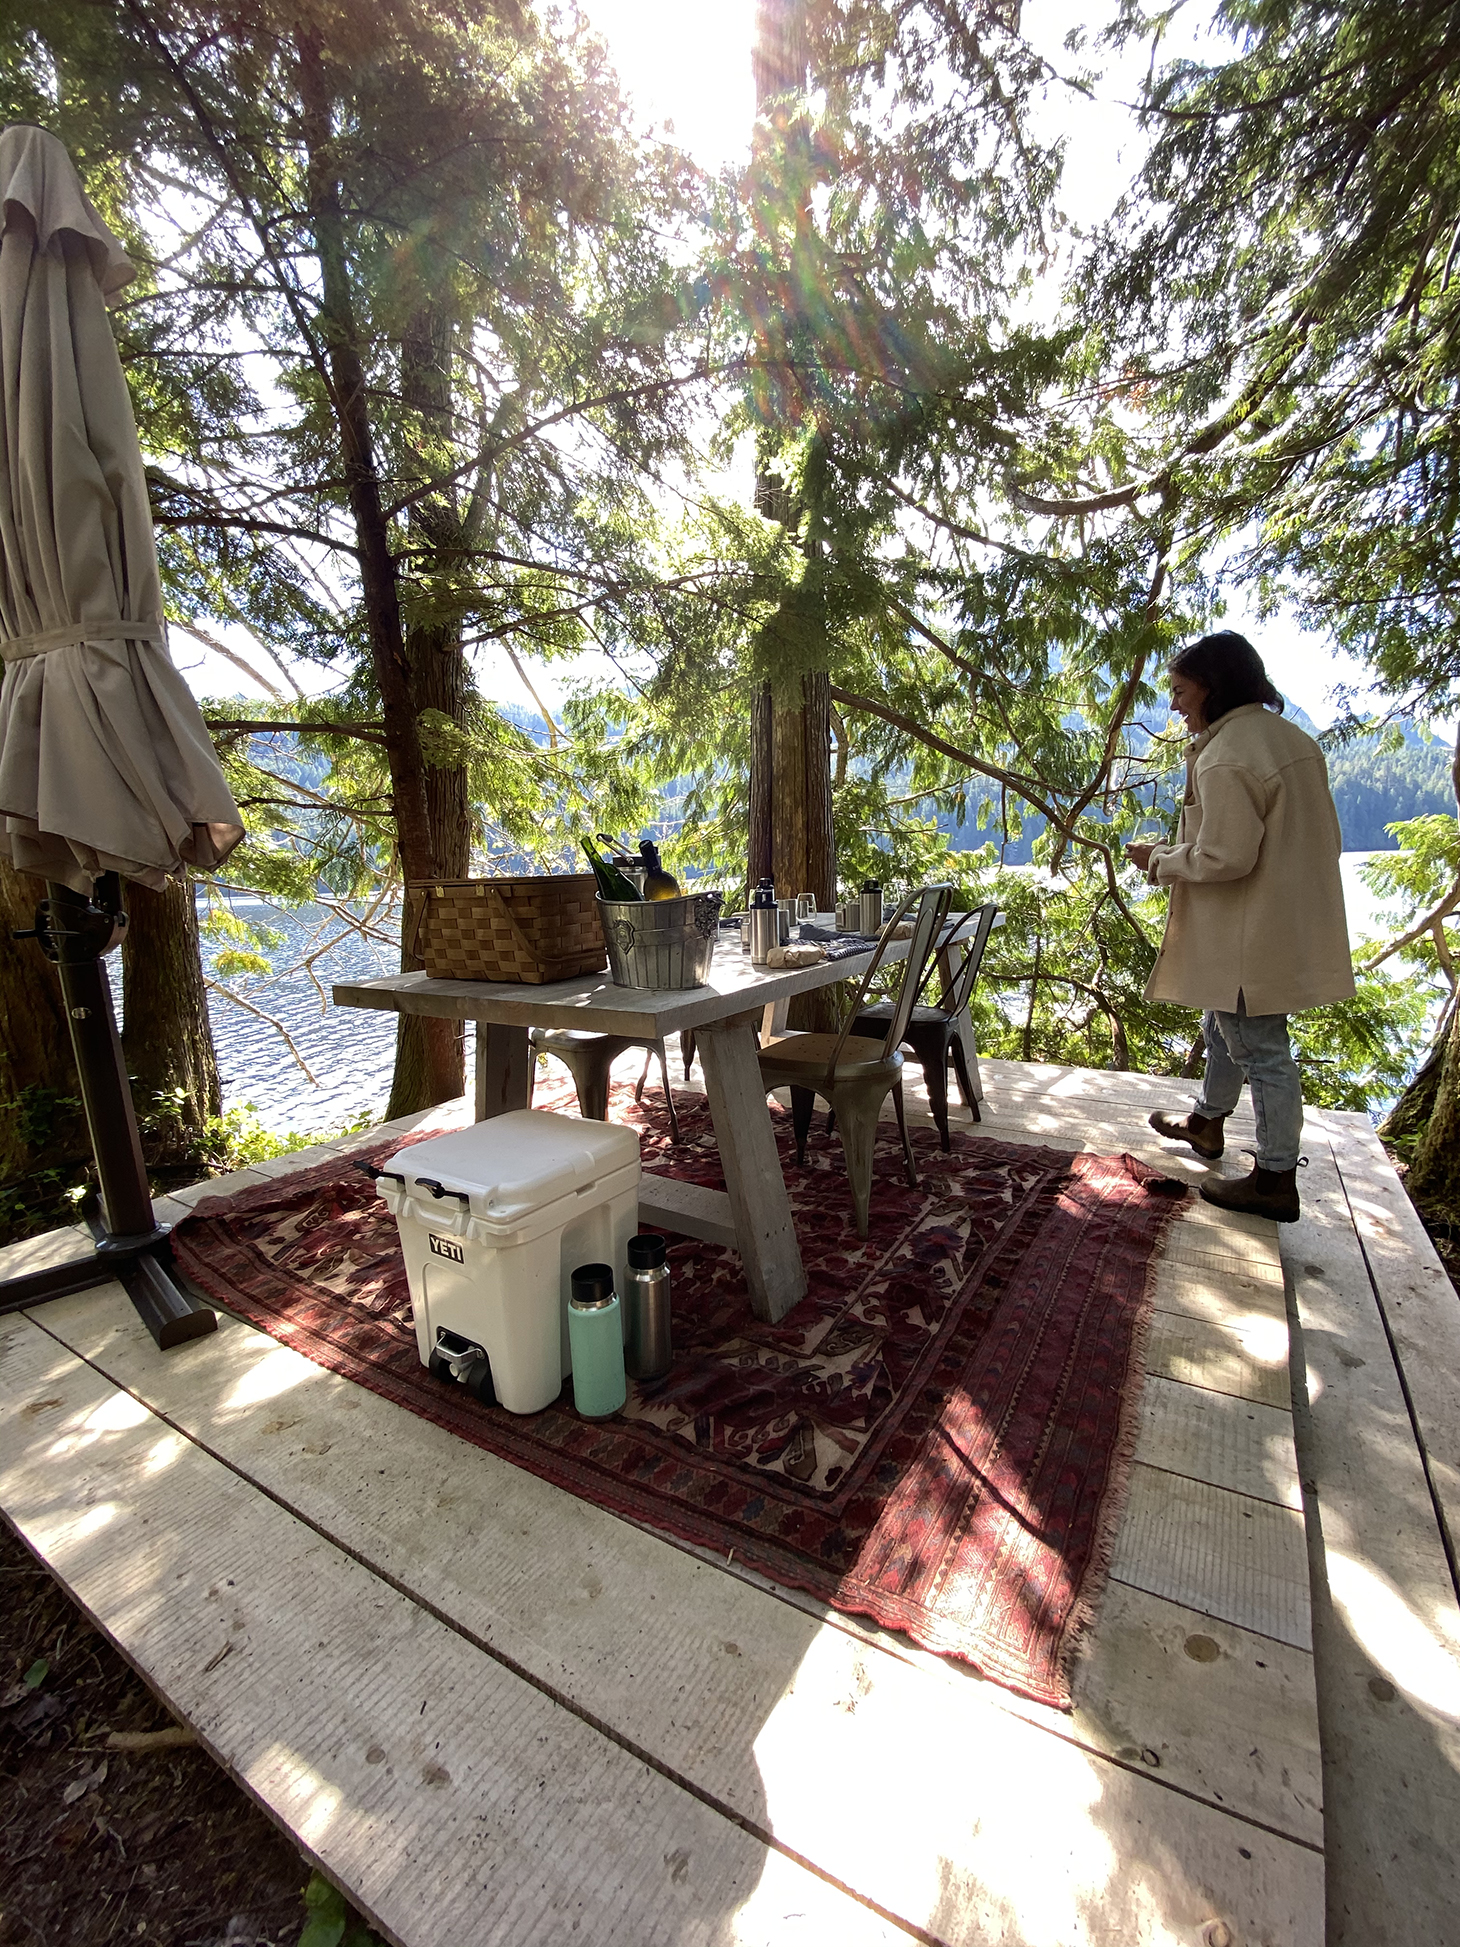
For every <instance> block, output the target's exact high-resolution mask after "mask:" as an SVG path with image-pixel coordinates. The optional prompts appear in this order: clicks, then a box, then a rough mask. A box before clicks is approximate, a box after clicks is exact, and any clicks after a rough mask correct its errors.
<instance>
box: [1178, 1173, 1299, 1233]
mask: <svg viewBox="0 0 1460 1947" xmlns="http://www.w3.org/2000/svg"><path fill="white" fill-rule="evenodd" d="M1201 1193H1202V1195H1203V1197H1204V1198H1205V1199H1206V1201H1207V1202H1208V1203H1214V1204H1215V1205H1216V1206H1217V1208H1218V1210H1240V1211H1241V1212H1242V1213H1243V1215H1244V1216H1247V1217H1271V1218H1272V1220H1273V1222H1274V1223H1277V1224H1295V1223H1297V1221H1298V1218H1299V1217H1300V1216H1301V1214H1302V1212H1301V1211H1300V1210H1299V1207H1298V1172H1297V1170H1296V1169H1291V1170H1265V1169H1264V1168H1263V1167H1262V1165H1261V1164H1260V1163H1254V1164H1253V1165H1252V1174H1251V1176H1224V1177H1221V1178H1220V1179H1219V1180H1218V1181H1217V1182H1215V1183H1203V1184H1202V1186H1201Z"/></svg>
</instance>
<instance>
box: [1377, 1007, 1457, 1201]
mask: <svg viewBox="0 0 1460 1947" xmlns="http://www.w3.org/2000/svg"><path fill="white" fill-rule="evenodd" d="M1424 1080H1425V1071H1424V1070H1421V1071H1420V1074H1419V1075H1418V1076H1416V1078H1415V1081H1414V1082H1413V1083H1411V1085H1410V1086H1411V1087H1412V1088H1413V1087H1415V1086H1416V1085H1418V1084H1420V1083H1421V1082H1423V1081H1424ZM1431 1086H1432V1087H1433V1089H1434V1101H1433V1106H1432V1107H1431V1109H1430V1113H1429V1120H1428V1121H1427V1122H1426V1124H1425V1128H1424V1134H1423V1135H1422V1136H1421V1137H1420V1139H1419V1143H1418V1145H1417V1146H1416V1148H1415V1152H1414V1157H1413V1160H1412V1161H1411V1163H1410V1165H1409V1174H1408V1176H1407V1177H1406V1178H1405V1188H1406V1189H1407V1190H1408V1191H1409V1194H1410V1196H1411V1197H1412V1198H1413V1199H1414V1201H1415V1203H1416V1204H1418V1205H1419V1207H1420V1209H1421V1210H1426V1211H1430V1212H1432V1213H1433V1214H1435V1215H1436V1216H1444V1217H1447V1218H1449V1219H1450V1220H1451V1221H1452V1222H1454V1221H1457V1220H1460V1007H1457V1008H1452V1009H1451V1011H1450V1029H1449V1032H1448V1034H1447V1035H1446V1036H1445V1046H1444V1052H1443V1054H1442V1055H1441V1057H1440V1061H1439V1075H1438V1078H1437V1079H1432V1080H1431ZM1403 1104H1404V1098H1403V1097H1401V1098H1400V1101H1399V1102H1398V1103H1396V1104H1395V1113H1396V1114H1398V1112H1399V1111H1400V1109H1402V1107H1403ZM1386 1127H1387V1125H1386Z"/></svg>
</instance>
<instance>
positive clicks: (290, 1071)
mask: <svg viewBox="0 0 1460 1947" xmlns="http://www.w3.org/2000/svg"><path fill="white" fill-rule="evenodd" d="M1370 856H1371V855H1370V854H1369V853H1367V852H1346V853H1345V854H1344V857H1343V880H1344V898H1345V902H1346V905H1347V910H1348V919H1349V935H1350V937H1351V938H1352V939H1353V940H1354V941H1358V940H1359V939H1360V938H1362V937H1363V936H1364V935H1365V934H1371V935H1372V934H1378V933H1381V932H1382V931H1383V930H1384V929H1383V927H1382V925H1381V923H1380V921H1379V918H1378V902H1377V901H1376V900H1375V898H1374V895H1373V894H1372V893H1371V892H1370V891H1369V889H1368V887H1367V886H1365V885H1364V883H1363V881H1362V880H1361V879H1360V878H1359V867H1360V865H1362V863H1363V861H1364V860H1365V859H1366V858H1368V857H1370ZM233 905H234V911H235V912H236V913H237V915H238V917H239V918H240V919H244V920H249V921H253V922H256V923H259V924H263V925H268V926H271V927H274V928H276V929H277V930H278V931H279V932H281V933H283V934H284V935H285V944H284V946H283V947H281V948H280V949H279V950H278V952H277V954H276V955H275V962H276V964H277V965H279V966H288V965H289V964H290V962H291V961H292V960H293V959H295V958H297V957H298V954H299V953H300V951H301V950H302V949H303V947H304V945H305V943H306V942H307V940H308V939H309V937H310V936H311V935H312V934H313V933H314V932H315V929H316V928H317V927H318V926H319V924H320V922H321V921H322V920H324V919H326V918H327V917H328V916H327V915H326V914H325V913H324V912H323V911H321V910H320V909H319V908H316V907H304V908H302V909H301V911H300V912H299V913H297V914H285V913H280V912H279V911H278V910H277V909H275V908H273V907H271V906H269V905H268V904H267V903H266V902H265V901H264V900H262V899H244V898H242V897H238V898H235V900H234V902H233ZM109 964H113V965H114V964H115V963H114V961H113V962H112V963H109ZM398 964H399V956H398V950H397V949H396V948H395V947H393V946H389V945H386V944H385V943H383V942H375V941H371V940H366V939H362V938H361V937H360V936H359V935H358V934H356V933H353V932H351V933H348V934H346V935H345V937H344V938H342V939H341V940H340V941H339V943H338V944H337V945H335V946H333V947H331V948H330V950H329V951H328V952H327V953H326V954H324V955H323V956H322V957H321V958H320V959H319V960H318V961H317V962H316V964H315V973H316V975H317V977H318V980H319V984H320V987H322V988H323V989H324V994H325V999H324V1000H323V1001H322V1000H321V997H320V994H319V991H318V989H316V987H315V986H314V985H313V983H312V982H311V981H310V980H309V978H308V977H307V975H303V974H296V975H293V976H291V977H290V978H288V979H275V980H265V979H262V978H243V979H238V980H235V981H233V982H231V983H230V984H231V985H233V986H235V987H236V988H237V989H238V991H239V992H240V993H242V994H243V995H244V996H245V997H246V998H247V999H248V1000H250V1001H251V1002H252V1003H253V1005H254V1006H255V1007H258V1008H260V1009H262V1010H263V1011H264V1012H265V1013H268V1014H271V1015H273V1016H274V1017H275V1019H276V1020H279V1021H281V1022H282V1023H283V1024H284V1026H285V1027H286V1028H287V1029H288V1030H289V1033H290V1035H291V1036H292V1037H293V1039H294V1042H295V1045H296V1046H297V1048H298V1050H299V1053H300V1055H301V1057H302V1058H303V1060H304V1062H305V1063H307V1064H308V1067H309V1069H310V1070H311V1072H312V1074H313V1077H314V1079H313V1080H312V1081H311V1080H310V1078H309V1076H307V1075H306V1074H305V1073H304V1071H303V1069H302V1068H301V1067H300V1066H299V1064H298V1063H297V1062H296V1061H295V1060H294V1059H293V1057H292V1056H291V1055H290V1053H289V1050H288V1048H287V1047H286V1045H285V1043H284V1041H283V1039H282V1038H281V1036H280V1035H279V1034H278V1032H277V1030H276V1029H274V1028H273V1027H271V1026H270V1025H269V1023H268V1022H267V1021H264V1020H261V1019H259V1018H257V1017H256V1016H254V1015H252V1014H248V1013H245V1012H244V1011H243V1010H241V1009H240V1008H238V1007H235V1006H234V1005H233V1004H232V1003H231V1002H229V1001H227V1000H224V999H223V998H221V997H220V996H218V995H211V996H210V1008H211V1013H212V1019H213V1038H214V1042H215V1044H216V1046H217V1049H218V1067H219V1070H220V1073H221V1075H222V1079H223V1099H224V1103H225V1105H226V1106H227V1107H229V1108H233V1107H235V1106H239V1105H242V1104H251V1105H252V1106H253V1108H254V1109H255V1110H256V1111H257V1113H258V1116H259V1119H260V1120H261V1121H262V1122H263V1124H264V1126H265V1128H267V1129H271V1130H275V1131H277V1132H279V1133H284V1132H286V1131H291V1130H292V1131H297V1132H300V1133H304V1134H313V1133H316V1132H319V1131H324V1130H329V1129H334V1128H338V1127H339V1125H340V1124H341V1123H343V1122H346V1121H348V1120H351V1119H352V1118H354V1117H356V1116H359V1115H360V1114H362V1113H363V1112H365V1111H367V1110H368V1111H370V1112H372V1113H378V1112H380V1111H381V1110H383V1109H384V1107H385V1101H386V1097H387V1096H388V1094H389V1093H390V1075H391V1067H392V1064H393V1062H394V1059H395V1016H394V1015H391V1014H378V1013H375V1012H372V1011H368V1010H366V1009H364V1008H354V1007H347V1008H339V1007H335V1006H333V1005H332V1004H331V1003H330V1002H329V1000H328V995H329V990H330V984H331V982H332V981H336V980H356V979H368V978H369V977H370V976H372V975H374V974H386V973H392V972H394V970H395V968H396V967H397V966H398ZM472 1048H473V1040H472V1029H471V1026H470V1024H468V1027H467V1074H468V1076H470V1073H471V1059H472Z"/></svg>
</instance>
